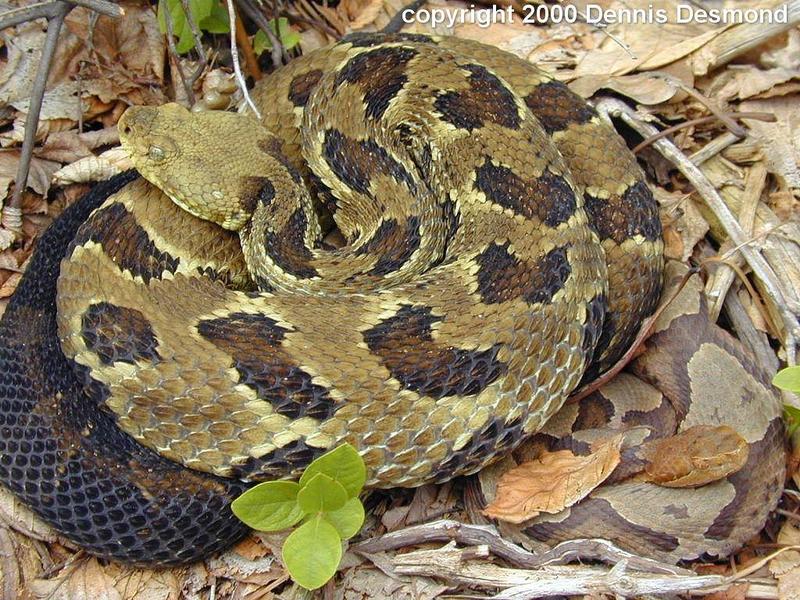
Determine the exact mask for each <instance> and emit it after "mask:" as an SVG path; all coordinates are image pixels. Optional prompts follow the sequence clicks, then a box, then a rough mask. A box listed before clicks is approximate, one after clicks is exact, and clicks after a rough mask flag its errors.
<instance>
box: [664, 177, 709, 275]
mask: <svg viewBox="0 0 800 600" xmlns="http://www.w3.org/2000/svg"><path fill="white" fill-rule="evenodd" d="M654 193H655V196H656V199H657V200H658V202H659V205H660V206H661V207H662V222H663V223H664V255H665V256H667V258H674V259H676V260H679V261H681V262H686V261H687V260H688V258H689V257H690V256H691V254H692V251H693V250H694V247H695V246H696V245H697V243H698V242H699V241H700V240H701V239H703V238H704V237H705V235H706V233H708V229H709V226H708V222H707V221H706V220H705V219H704V218H703V215H702V213H701V212H700V210H699V209H698V208H697V206H696V205H695V203H694V200H692V198H691V197H687V196H686V194H681V193H678V192H667V191H665V190H664V189H663V188H660V187H657V188H655V192H654Z"/></svg>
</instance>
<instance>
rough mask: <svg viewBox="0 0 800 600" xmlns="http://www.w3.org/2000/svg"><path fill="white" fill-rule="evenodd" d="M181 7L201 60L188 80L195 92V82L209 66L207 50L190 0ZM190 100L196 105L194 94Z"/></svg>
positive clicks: (186, 0) (185, 0)
mask: <svg viewBox="0 0 800 600" xmlns="http://www.w3.org/2000/svg"><path fill="white" fill-rule="evenodd" d="M181 6H182V7H183V14H184V15H186V22H187V23H188V24H189V29H191V30H192V37H193V38H194V49H195V51H196V52H197V56H198V57H199V58H200V64H199V65H198V67H197V68H196V69H195V71H194V73H192V76H191V77H189V80H188V84H189V87H191V88H192V91H193V92H194V84H195V82H196V81H197V79H198V78H199V77H200V75H201V74H202V73H203V71H204V70H205V68H206V66H207V65H208V57H207V56H206V49H205V48H204V47H203V35H202V34H201V33H200V28H199V27H198V26H197V21H195V20H194V14H193V13H192V7H191V5H190V4H189V0H181ZM189 99H190V100H191V102H192V105H194V93H192V95H191V96H189Z"/></svg>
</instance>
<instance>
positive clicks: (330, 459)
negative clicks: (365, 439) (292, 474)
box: [300, 444, 367, 498]
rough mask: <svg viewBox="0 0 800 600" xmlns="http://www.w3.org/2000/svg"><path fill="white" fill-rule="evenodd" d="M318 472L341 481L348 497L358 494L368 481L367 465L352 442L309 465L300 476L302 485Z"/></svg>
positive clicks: (327, 453)
mask: <svg viewBox="0 0 800 600" xmlns="http://www.w3.org/2000/svg"><path fill="white" fill-rule="evenodd" d="M317 473H322V474H324V475H327V476H328V477H331V478H332V479H335V480H336V481H338V482H339V483H341V484H342V486H343V487H344V489H345V490H346V491H347V497H348V498H354V497H356V496H358V493H359V492H360V491H361V489H362V488H363V487H364V484H365V483H366V481H367V467H366V465H365V464H364V460H363V459H362V458H361V455H359V453H358V452H357V451H356V449H355V448H353V447H352V446H351V445H350V444H342V445H341V446H338V447H337V448H334V449H333V450H331V451H330V452H326V453H325V454H323V455H322V456H320V457H319V458H317V459H316V460H315V461H314V462H312V463H311V464H310V465H308V467H306V470H305V472H304V473H303V476H302V477H300V487H303V486H305V485H306V484H307V483H308V482H309V481H310V480H311V478H312V477H314V475H316V474H317Z"/></svg>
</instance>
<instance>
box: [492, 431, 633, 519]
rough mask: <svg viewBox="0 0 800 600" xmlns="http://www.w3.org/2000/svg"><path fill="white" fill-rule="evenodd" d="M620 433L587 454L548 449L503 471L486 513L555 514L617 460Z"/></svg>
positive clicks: (521, 516)
mask: <svg viewBox="0 0 800 600" xmlns="http://www.w3.org/2000/svg"><path fill="white" fill-rule="evenodd" d="M622 439H623V436H622V434H620V435H617V436H615V437H613V438H611V439H609V440H608V441H606V442H604V443H602V444H599V445H598V446H596V447H595V448H594V451H593V452H592V454H590V455H588V456H576V455H575V454H573V453H572V452H571V451H569V450H558V451H556V452H548V453H546V454H544V455H543V456H541V457H540V458H539V459H538V460H535V461H531V462H527V463H523V464H521V465H519V466H518V467H515V468H513V469H511V470H510V471H508V472H507V473H505V474H504V475H503V476H502V477H501V478H500V481H499V482H498V484H497V493H496V495H495V497H494V500H493V501H492V502H491V504H489V505H488V506H487V507H486V508H485V509H484V511H483V514H485V515H486V516H487V517H492V518H495V519H501V520H503V521H509V522H510V523H522V522H523V521H527V520H528V519H532V518H533V517H535V516H537V515H538V514H539V513H542V512H546V513H552V514H555V513H557V512H560V511H562V510H563V509H565V508H567V507H568V506H572V505H573V504H575V503H576V502H578V501H579V500H581V499H582V498H584V497H586V496H587V495H588V494H589V493H590V492H591V491H592V490H593V489H595V488H596V487H597V486H598V485H600V484H601V483H602V482H603V481H604V480H605V479H606V477H608V476H609V475H610V474H611V472H612V471H613V470H614V468H615V467H616V466H617V465H618V464H619V460H620V445H621V444H622Z"/></svg>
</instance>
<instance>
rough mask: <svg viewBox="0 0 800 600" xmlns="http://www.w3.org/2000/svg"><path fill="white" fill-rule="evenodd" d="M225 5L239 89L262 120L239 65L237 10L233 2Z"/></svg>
mask: <svg viewBox="0 0 800 600" xmlns="http://www.w3.org/2000/svg"><path fill="white" fill-rule="evenodd" d="M225 3H226V4H227V5H228V20H229V21H230V24H231V34H230V39H231V60H232V61H233V72H234V73H235V74H236V81H237V82H239V88H240V89H241V90H242V95H243V96H244V100H245V102H247V105H248V106H249V107H250V110H252V111H253V114H255V116H256V117H257V118H258V119H259V120H260V119H261V113H260V112H258V109H257V108H256V105H255V104H254V103H253V99H252V98H250V93H249V92H248V91H247V82H245V80H244V76H243V75H242V67H241V65H240V64H239V50H238V48H237V47H236V10H235V9H234V8H233V0H225Z"/></svg>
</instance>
